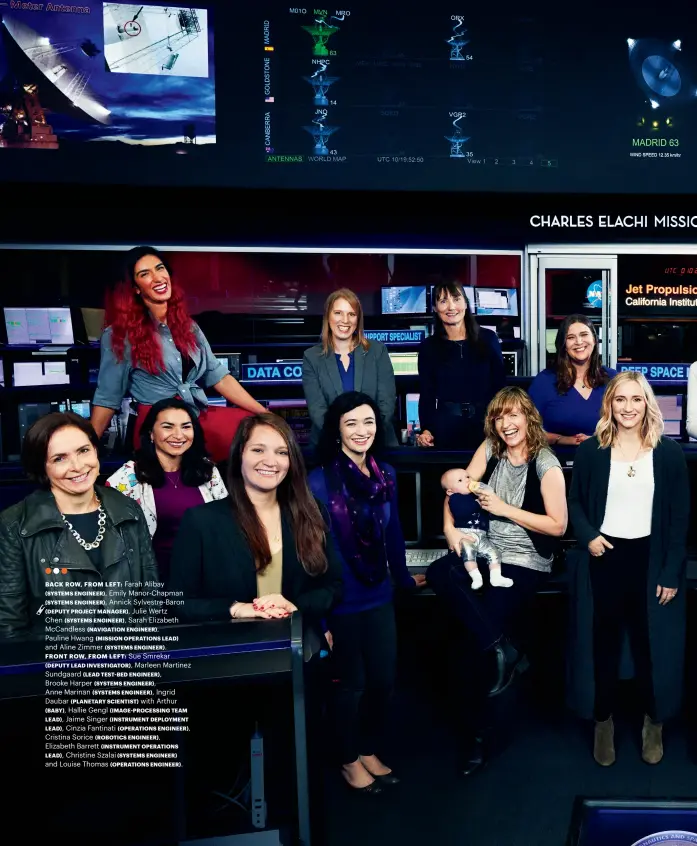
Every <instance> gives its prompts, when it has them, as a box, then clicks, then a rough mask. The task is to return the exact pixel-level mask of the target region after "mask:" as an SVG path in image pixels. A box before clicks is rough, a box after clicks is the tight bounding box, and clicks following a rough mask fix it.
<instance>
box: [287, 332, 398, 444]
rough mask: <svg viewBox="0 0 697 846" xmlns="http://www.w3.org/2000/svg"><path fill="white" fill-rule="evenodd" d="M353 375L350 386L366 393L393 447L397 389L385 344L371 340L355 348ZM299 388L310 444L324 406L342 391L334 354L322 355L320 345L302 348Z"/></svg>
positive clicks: (314, 440)
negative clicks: (309, 428)
mask: <svg viewBox="0 0 697 846" xmlns="http://www.w3.org/2000/svg"><path fill="white" fill-rule="evenodd" d="M354 374H355V375H354V389H355V390H356V391H362V392H363V393H364V394H368V396H369V397H371V399H373V400H375V402H376V403H377V406H378V408H379V409H380V416H381V418H382V424H383V426H384V428H385V443H386V445H387V446H397V437H396V435H395V431H394V424H393V419H394V406H395V399H396V396H397V389H396V387H395V381H394V370H393V369H392V362H391V361H390V357H389V355H388V353H387V348H386V347H385V345H384V344H381V343H380V342H379V341H371V342H370V346H369V347H368V349H367V350H364V349H363V347H361V346H359V347H356V350H355V352H354ZM303 391H304V392H305V399H306V400H307V408H308V411H309V413H310V419H311V421H312V443H313V444H315V445H316V444H317V441H318V440H319V433H320V432H321V431H322V426H323V425H324V415H325V414H326V413H327V409H328V408H329V406H330V405H331V404H332V403H333V402H334V400H335V399H336V398H337V397H338V396H339V395H340V394H342V393H343V392H344V390H343V387H342V385H341V376H340V374H339V366H338V364H337V361H336V355H335V354H334V353H333V352H330V353H329V355H325V354H324V352H323V351H322V345H321V344H317V345H316V346H314V347H310V349H309V350H305V354H304V355H303Z"/></svg>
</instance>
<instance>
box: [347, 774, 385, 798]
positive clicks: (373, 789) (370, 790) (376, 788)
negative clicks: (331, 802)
mask: <svg viewBox="0 0 697 846" xmlns="http://www.w3.org/2000/svg"><path fill="white" fill-rule="evenodd" d="M373 778H374V779H375V781H372V782H371V783H370V784H366V785H365V786H364V787H354V786H353V785H352V784H350V782H348V781H347V780H346V779H345V778H344V777H343V776H342V777H341V780H342V781H343V782H344V784H345V785H346V787H348V789H349V790H350V791H351V792H352V793H367V794H368V795H370V796H377V794H378V793H382V787H380V785H379V783H378V778H379V776H378V777H377V778H376V777H375V776H373Z"/></svg>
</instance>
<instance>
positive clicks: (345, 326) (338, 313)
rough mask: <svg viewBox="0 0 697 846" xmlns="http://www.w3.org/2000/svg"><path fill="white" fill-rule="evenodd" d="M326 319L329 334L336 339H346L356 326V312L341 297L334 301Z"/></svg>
mask: <svg viewBox="0 0 697 846" xmlns="http://www.w3.org/2000/svg"><path fill="white" fill-rule="evenodd" d="M328 320H329V331H330V333H331V336H332V338H334V339H336V340H338V341H348V340H349V339H350V338H352V337H353V334H354V332H355V331H356V329H357V328H358V314H357V313H356V310H355V309H354V307H353V306H352V305H351V303H350V302H349V301H348V300H345V299H344V298H343V297H339V299H338V300H335V301H334V305H333V306H332V307H331V310H330V312H329V315H328Z"/></svg>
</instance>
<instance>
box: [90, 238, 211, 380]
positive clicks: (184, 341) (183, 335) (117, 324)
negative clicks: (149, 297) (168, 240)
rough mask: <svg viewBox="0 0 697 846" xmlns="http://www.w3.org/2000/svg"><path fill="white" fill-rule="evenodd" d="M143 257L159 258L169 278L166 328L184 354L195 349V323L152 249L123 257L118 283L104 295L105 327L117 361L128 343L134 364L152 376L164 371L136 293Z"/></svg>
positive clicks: (136, 250) (155, 337)
mask: <svg viewBox="0 0 697 846" xmlns="http://www.w3.org/2000/svg"><path fill="white" fill-rule="evenodd" d="M145 256H155V258H157V259H159V260H160V261H161V262H162V264H163V265H164V266H165V270H166V271H167V273H168V275H169V277H170V283H171V285H172V294H171V296H170V298H169V300H168V302H167V326H168V327H169V330H170V332H171V333H172V337H173V338H174V343H175V344H176V346H177V349H178V350H181V351H182V352H183V353H185V354H186V355H191V354H192V353H193V351H194V350H195V349H196V336H195V335H194V331H193V330H194V322H193V320H192V319H191V316H190V315H189V312H188V310H187V308H186V303H185V301H184V292H183V291H182V289H181V288H180V287H179V286H178V285H177V284H176V283H175V281H174V280H173V279H172V271H171V269H170V266H169V264H168V263H167V261H166V260H165V259H164V257H163V256H162V253H161V252H160V251H159V250H158V249H156V248H155V247H134V248H133V249H132V250H129V251H128V252H127V253H126V254H125V255H124V256H123V259H122V267H121V269H120V273H119V276H118V278H117V281H116V282H115V284H114V285H112V288H111V290H110V291H108V292H107V297H106V315H105V318H104V324H105V326H110V327H111V348H112V349H113V351H114V355H115V356H116V359H117V361H123V359H124V356H125V350H126V342H128V344H129V345H130V348H131V360H132V361H133V364H134V365H135V366H137V367H141V368H142V369H143V370H146V371H147V372H148V373H153V374H154V373H160V372H161V371H162V370H164V358H163V355H162V344H161V343H160V337H159V335H158V334H157V329H156V327H155V323H154V322H153V320H152V318H151V317H150V313H149V311H148V309H147V306H146V305H145V303H144V302H143V298H142V297H139V296H138V295H137V294H136V284H135V275H134V274H135V267H136V264H137V263H138V262H139V261H140V260H141V259H142V258H145Z"/></svg>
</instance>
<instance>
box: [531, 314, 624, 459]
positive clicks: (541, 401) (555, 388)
mask: <svg viewBox="0 0 697 846" xmlns="http://www.w3.org/2000/svg"><path fill="white" fill-rule="evenodd" d="M556 348H557V362H556V367H547V368H546V369H545V370H542V371H541V372H540V373H538V374H537V376H535V378H534V379H533V380H532V384H531V385H530V391H529V393H530V398H531V399H532V401H533V402H534V403H535V405H536V406H537V410H538V411H539V412H540V414H541V415H542V424H543V426H544V427H545V432H546V434H547V442H548V443H549V444H550V446H556V445H557V444H559V445H561V446H578V444H580V443H583V441H585V440H586V439H587V438H589V437H591V436H592V435H593V432H595V426H596V424H597V422H598V417H599V416H600V406H601V405H602V402H603V394H604V393H605V388H606V386H607V383H608V382H609V381H610V379H612V377H613V376H614V375H615V371H614V370H611V369H610V368H608V367H603V366H602V364H601V363H600V353H599V348H598V336H597V335H596V332H595V326H593V322H592V321H591V320H590V319H589V318H588V317H586V316H585V315H583V314H570V315H569V316H568V317H567V318H565V319H564V321H563V322H562V324H561V326H560V327H559V331H558V332H557V339H556Z"/></svg>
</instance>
